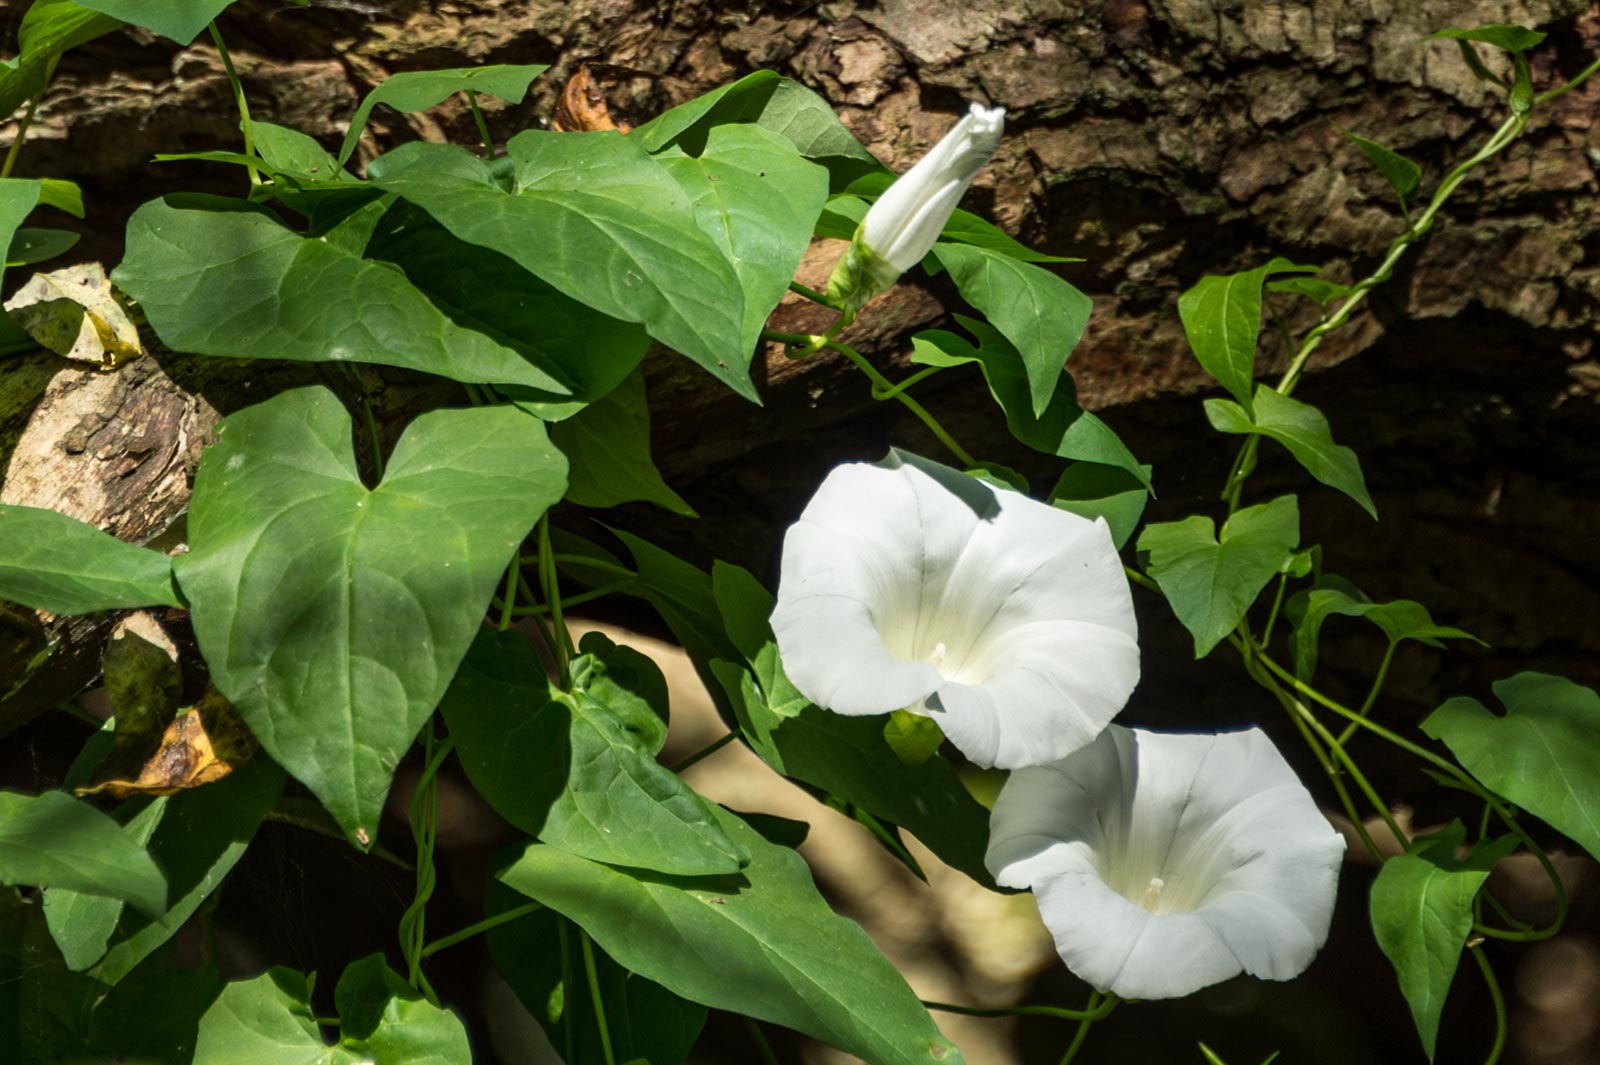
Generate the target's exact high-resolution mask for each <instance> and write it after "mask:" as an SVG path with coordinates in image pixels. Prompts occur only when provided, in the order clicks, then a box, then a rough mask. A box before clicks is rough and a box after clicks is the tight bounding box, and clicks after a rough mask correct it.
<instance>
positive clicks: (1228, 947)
mask: <svg viewBox="0 0 1600 1065" xmlns="http://www.w3.org/2000/svg"><path fill="white" fill-rule="evenodd" d="M1343 853H1344V838H1343V837H1342V836H1340V835H1339V834H1338V833H1337V832H1335V831H1334V830H1333V828H1332V827H1331V826H1330V825H1329V824H1328V821H1327V818H1325V817H1323V816H1322V814H1321V812H1320V811H1318V809H1317V807H1316V804H1315V803H1314V802H1313V801H1312V799H1311V796H1310V794H1308V793H1307V791H1306V789H1305V787H1304V786H1303V785H1302V784H1301V783H1300V781H1299V779H1298V778H1297V777H1296V776H1295V774H1294V771H1293V770H1292V769H1290V768H1289V766H1288V764H1287V763H1286V762H1284V760H1283V756H1282V755H1280V754H1279V753H1278V750H1277V748H1276V747H1274V746H1273V745H1272V741H1270V740H1269V739H1267V737H1266V735H1265V733H1263V732H1262V731H1261V730H1260V729H1249V730H1247V731H1244V732H1232V733H1222V734H1217V735H1211V734H1203V735H1175V734H1163V733H1156V732H1145V731H1143V730H1140V729H1126V728H1122V727H1121V726H1118V725H1112V726H1111V727H1109V728H1107V729H1106V731H1105V732H1103V733H1101V735H1100V738H1099V739H1097V740H1096V741H1095V742H1094V743H1093V744H1091V745H1090V746H1088V747H1086V748H1084V749H1083V750H1081V751H1078V752H1077V753H1075V754H1073V755H1070V756H1068V757H1067V758H1064V759H1062V760H1061V761H1059V762H1056V763H1054V764H1052V765H1046V766H1037V767H1035V768H1032V769H1024V770H1021V771H1019V772H1016V773H1013V774H1012V775H1011V778H1010V779H1009V780H1008V781H1007V782H1006V785H1005V787H1004V788H1003V789H1002V790H1001V792H1000V798H999V800H998V801H997V802H996V803H995V807H994V813H993V814H992V816H991V819H990V823H989V851H988V855H987V857H986V859H985V863H986V864H987V865H988V867H989V871H990V872H991V873H992V874H994V878H995V880H996V881H997V882H998V883H1000V884H1002V885H1004V886H1006V887H1015V888H1032V889H1033V893H1034V897H1035V899H1036V900H1037V901H1038V904H1039V913H1040V914H1041V916H1043V918H1044V923H1045V925H1046V926H1047V927H1048V928H1049V929H1050V932H1051V934H1052V935H1053V936H1054V937H1055V941H1056V950H1057V952H1058V953H1059V954H1060V955H1061V958H1062V960H1063V961H1065V962H1066V963H1067V968H1069V969H1071V970H1072V971H1073V972H1074V973H1076V974H1078V976H1080V977H1082V978H1083V979H1084V980H1086V981H1088V982H1089V983H1090V984H1093V985H1094V986H1095V987H1096V988H1097V989H1099V990H1101V991H1111V992H1115V993H1116V994H1118V995H1120V996H1122V997H1123V998H1140V999H1151V998H1177V997H1179V996H1181V995H1187V994H1189V993H1190V992H1192V991H1198V990H1199V989H1200V988H1202V987H1207V986H1209V985H1211V984H1214V983H1217V982H1219V981H1221V980H1226V979H1228V978H1229V977H1232V976H1237V975H1238V974H1239V973H1240V972H1247V973H1250V974H1251V975H1252V976H1259V977H1263V978H1265V979H1268V980H1288V979H1290V978H1292V977H1294V976H1298V975H1299V974H1300V973H1301V972H1304V971H1305V968H1306V966H1308V965H1310V964H1311V959H1312V958H1314V957H1315V956H1316V953H1317V951H1318V950H1320V949H1321V948H1322V944H1323V943H1324V942H1325V941H1326V940H1327V937H1328V922H1329V919H1330V918H1331V917H1332V914H1333V899H1334V892H1335V889H1336V887H1337V884H1338V869H1339V862H1340V859H1341V857H1342V855H1343Z"/></svg>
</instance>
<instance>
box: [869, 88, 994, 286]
mask: <svg viewBox="0 0 1600 1065" xmlns="http://www.w3.org/2000/svg"><path fill="white" fill-rule="evenodd" d="M1004 125H1005V110H1004V109H1003V108H999V107H995V108H985V107H983V106H981V105H979V104H973V105H971V107H970V108H969V109H968V111H967V113H966V114H965V115H963V116H962V117H961V119H960V121H958V122H957V123H956V124H955V125H954V126H952V127H951V128H950V131H949V132H948V133H946V134H945V135H944V136H943V137H942V138H941V139H940V140H939V142H938V143H937V144H935V145H934V146H933V147H932V148H930V149H929V150H928V153H927V154H926V155H924V156H923V157H922V158H921V159H919V160H917V162H916V165H914V166H913V167H912V168H911V169H910V170H907V171H906V172H905V173H904V174H902V175H901V176H900V177H899V178H898V179H896V180H895V182H894V184H892V185H890V186H889V187H888V188H887V189H886V190H884V193H883V195H881V196H879V197H878V199H877V200H876V201H875V202H874V203H873V205H872V207H871V208H870V209H869V210H868V211H867V216H866V218H864V219H863V220H862V223H861V241H862V243H863V244H865V245H866V246H867V247H868V248H871V249H872V250H873V252H875V253H876V254H878V255H879V256H882V257H883V258H884V259H887V260H888V261H889V262H890V263H892V264H893V265H894V267H895V269H897V270H900V271H905V270H909V269H910V268H911V267H913V266H915V265H916V264H917V263H918V262H920V261H921V259H922V257H923V256H924V255H926V254H928V250H929V249H930V248H932V247H933V244H934V241H936V240H937V239H938V237H939V232H940V230H942V229H943V228H944V224H945V222H947V221H949V218H950V214H951V212H952V211H954V210H955V206H956V204H957V203H959V202H960V200H961V196H962V194H963V193H965V192H966V191H967V186H969V185H971V184H972V179H973V178H974V177H976V176H977V174H978V171H979V170H982V169H983V166H984V164H985V163H987V162H988V161H989V157H990V156H992V155H993V154H994V151H995V148H996V147H998V146H999V144H1000V134H1001V132H1002V131H1003V129H1004Z"/></svg>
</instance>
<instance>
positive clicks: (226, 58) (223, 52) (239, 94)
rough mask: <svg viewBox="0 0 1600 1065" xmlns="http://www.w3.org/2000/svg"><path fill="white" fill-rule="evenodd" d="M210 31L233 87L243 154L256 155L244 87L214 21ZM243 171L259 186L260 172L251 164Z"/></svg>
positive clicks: (251, 181)
mask: <svg viewBox="0 0 1600 1065" xmlns="http://www.w3.org/2000/svg"><path fill="white" fill-rule="evenodd" d="M206 28H207V29H208V30H210V31H211V40H212V42H213V43H214V44H215V45H216V46H217V54H218V55H220V56H221V57H222V69H224V70H225V71H227V72H228V84H229V85H231V86H233V103H234V106H236V107H237V108H238V109H239V129H240V131H241V132H242V133H243V134H244V154H245V155H247V156H252V157H253V156H254V155H255V154H256V144H255V133H254V131H253V130H252V129H251V128H250V101H249V100H247V99H245V95H244V85H242V84H241V83H240V81H239V74H238V72H237V71H235V70H234V69H233V56H232V55H230V54H229V53H228V46H227V45H226V44H224V43H223V41H222V31H221V30H219V29H217V24H216V22H215V21H212V22H209V23H207V24H206ZM245 170H246V171H247V172H248V173H249V175H250V184H251V185H259V184H261V171H260V169H259V168H257V167H256V166H255V165H254V164H253V163H252V164H246V166H245Z"/></svg>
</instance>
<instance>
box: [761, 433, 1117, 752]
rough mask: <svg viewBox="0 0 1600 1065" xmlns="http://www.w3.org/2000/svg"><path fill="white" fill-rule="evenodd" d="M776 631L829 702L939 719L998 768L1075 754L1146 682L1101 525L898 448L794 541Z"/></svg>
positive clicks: (814, 692) (809, 687)
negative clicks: (1141, 682) (1136, 687)
mask: <svg viewBox="0 0 1600 1065" xmlns="http://www.w3.org/2000/svg"><path fill="white" fill-rule="evenodd" d="M772 628H773V631H774V633H775V634H776V635H777V640H778V651H779V653H780V655H781V657H782V660H783V665H784V669H785V670H786V671H787V673H788V675H789V679H790V680H791V681H793V682H794V685H795V687H796V688H798V689H799V690H800V692H801V693H802V694H803V695H805V696H806V698H808V699H810V700H811V701H812V702H814V703H816V704H817V705H818V706H821V707H824V708H826V709H829V710H833V711H835V712H837V713H841V714H885V713H889V712H890V711H893V710H899V709H907V710H911V711H913V712H915V713H921V714H926V715H927V716H929V717H931V718H933V720H934V721H936V722H937V723H938V724H939V725H940V726H941V727H942V728H943V730H944V733H945V735H946V736H947V737H949V739H950V741H951V742H952V743H954V744H955V745H956V746H957V747H959V748H960V749H961V751H962V752H963V753H965V754H966V756H967V757H968V758H970V759H972V760H973V761H974V762H976V763H978V764H979V765H983V766H992V765H998V766H1001V767H1004V768H1008V769H1009V768H1015V767H1017V766H1025V765H1038V764H1041V763H1044V762H1048V761H1052V760H1054V759H1057V758H1060V757H1062V756H1063V755H1065V754H1068V753H1070V752H1071V751H1075V750H1077V749H1078V748H1079V747H1082V746H1084V745H1085V744H1087V743H1088V742H1089V741H1091V740H1092V739H1094V737H1095V736H1096V735H1097V734H1098V733H1099V732H1100V730H1101V729H1102V728H1104V727H1105V725H1106V723H1107V722H1108V721H1110V720H1111V718H1112V717H1113V716H1115V715H1116V713H1117V711H1118V710H1120V709H1121V708H1122V705H1123V704H1124V703H1125V702H1126V701H1127V699H1128V695H1129V693H1131V692H1132V691H1133V687H1134V685H1135V684H1136V683H1137V682H1138V680H1139V648H1138V643H1137V628H1136V625H1135V622H1134V616H1133V602H1132V596H1131V595H1130V593H1129V590H1128V581H1127V577H1126V576H1125V575H1124V573H1123V570H1122V564H1121V561H1120V560H1119V559H1118V557H1117V550H1116V547H1115V545H1114V544H1113V543H1112V540H1111V533H1110V531H1109V530H1108V529H1107V527H1106V524H1105V522H1104V521H1103V520H1100V521H1090V520H1088V519H1087V518H1083V517H1080V516H1078V515H1076V514H1071V513H1068V512H1067V511H1064V510H1060V509H1058V508H1056V507H1051V506H1047V505H1045V504H1043V503H1039V502H1037V501H1035V500H1032V499H1029V498H1028V497H1027V496H1024V495H1022V494H1021V493H1019V492H1013V491H1009V490H1006V489H1003V488H995V487H993V486H991V485H989V484H987V483H985V482H983V481H980V480H978V479H976V478H974V477H969V476H967V475H966V474H963V473H959V472H957V471H955V470H952V469H949V468H947V467H945V466H941V465H939V464H938V463H935V462H929V461H928V460H926V459H921V458H917V457H916V456H914V455H908V454H906V453H904V452H901V451H893V452H890V454H889V457H888V458H887V459H885V460H884V461H883V462H882V463H881V464H878V465H869V464H866V463H848V464H845V465H843V466H839V467H837V468H835V469H834V470H833V471H832V472H831V473H829V474H828V476H827V478H826V479H825V480H824V481H823V482H822V486H821V487H820V488H818V489H817V493H816V495H815V496H813V497H812V499H811V502H810V503H809V504H807V506H806V509H805V511H804V512H803V513H802V514H801V515H800V520H799V521H798V522H796V523H795V524H794V525H793V526H792V527H791V528H790V529H789V531H788V533H787V534H786V535H785V537H784V541H783V570H782V574H781V578H780V581H779V585H778V603H777V607H776V609H775V610H774V611H773V615H772Z"/></svg>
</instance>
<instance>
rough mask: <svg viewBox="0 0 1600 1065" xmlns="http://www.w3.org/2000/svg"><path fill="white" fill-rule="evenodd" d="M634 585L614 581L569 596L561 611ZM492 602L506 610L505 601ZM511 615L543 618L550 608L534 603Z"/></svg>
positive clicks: (544, 604)
mask: <svg viewBox="0 0 1600 1065" xmlns="http://www.w3.org/2000/svg"><path fill="white" fill-rule="evenodd" d="M632 584H633V581H632V580H626V581H613V582H611V583H610V584H602V585H600V586H599V587H598V588H591V589H589V590H588V591H587V592H579V593H578V594H577V595H569V596H567V597H565V598H564V599H562V600H561V609H562V610H563V611H564V610H566V609H567V608H568V607H573V606H579V605H581V604H583V603H589V602H593V601H594V600H596V599H603V598H604V597H606V596H608V595H614V594H616V593H617V592H620V591H623V590H624V589H626V588H628V587H630V586H631V585H632ZM492 602H493V603H494V607H495V609H496V610H504V609H505V608H506V606H507V604H506V601H505V600H504V599H495V600H493V601H492ZM511 613H512V614H513V615H515V616H516V617H519V618H522V617H535V616H539V617H542V616H543V615H545V614H548V613H550V606H549V604H547V603H534V604H532V605H530V606H519V607H512V608H511Z"/></svg>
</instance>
